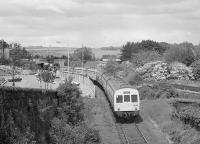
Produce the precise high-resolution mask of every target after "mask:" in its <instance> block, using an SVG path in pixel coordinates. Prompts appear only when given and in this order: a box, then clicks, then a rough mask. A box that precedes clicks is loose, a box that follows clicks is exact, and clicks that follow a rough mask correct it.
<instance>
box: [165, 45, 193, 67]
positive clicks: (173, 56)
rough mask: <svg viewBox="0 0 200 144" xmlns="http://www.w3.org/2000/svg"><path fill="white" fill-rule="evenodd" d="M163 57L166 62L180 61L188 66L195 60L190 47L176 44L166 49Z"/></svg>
mask: <svg viewBox="0 0 200 144" xmlns="http://www.w3.org/2000/svg"><path fill="white" fill-rule="evenodd" d="M164 58H165V60H166V61H167V62H169V63H171V62H175V61H178V62H181V63H184V64H186V65H187V66H189V65H190V64H191V63H192V62H194V60H195V56H194V53H193V51H192V48H190V47H184V46H182V45H177V46H174V47H171V48H170V49H169V50H167V51H166V53H165V55H164Z"/></svg>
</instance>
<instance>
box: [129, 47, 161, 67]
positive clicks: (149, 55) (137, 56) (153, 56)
mask: <svg viewBox="0 0 200 144" xmlns="http://www.w3.org/2000/svg"><path fill="white" fill-rule="evenodd" d="M161 59H162V57H161V55H160V54H159V53H158V52H156V51H141V52H140V53H134V54H133V55H132V58H131V62H132V63H133V64H134V65H135V66H136V67H140V66H143V65H144V64H145V63H148V62H152V61H158V60H161Z"/></svg>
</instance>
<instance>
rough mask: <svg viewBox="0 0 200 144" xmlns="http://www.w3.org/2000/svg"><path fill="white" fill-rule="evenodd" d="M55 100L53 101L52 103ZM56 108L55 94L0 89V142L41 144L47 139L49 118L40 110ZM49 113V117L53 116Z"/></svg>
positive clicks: (28, 89)
mask: <svg viewBox="0 0 200 144" xmlns="http://www.w3.org/2000/svg"><path fill="white" fill-rule="evenodd" d="M54 100H55V101H54ZM54 105H57V93H56V91H52V90H51V91H47V92H46V95H43V92H42V90H41V89H30V88H17V87H0V134H1V136H0V141H1V142H2V143H8V144H16V143H26V142H27V143H30V144H32V143H34V141H36V142H38V143H44V142H45V140H46V139H47V138H48V129H49V126H48V121H49V120H50V119H51V118H52V117H51V115H49V114H48V115H46V116H45V115H44V114H41V113H40V112H41V111H44V110H43V108H46V107H47V106H54ZM54 112H55V110H53V109H52V110H51V111H50V113H54Z"/></svg>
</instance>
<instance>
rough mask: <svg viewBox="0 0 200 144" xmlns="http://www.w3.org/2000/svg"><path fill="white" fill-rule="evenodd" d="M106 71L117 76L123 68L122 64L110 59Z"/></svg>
mask: <svg viewBox="0 0 200 144" xmlns="http://www.w3.org/2000/svg"><path fill="white" fill-rule="evenodd" d="M104 69H105V71H106V72H107V73H109V74H111V75H113V76H114V77H115V76H116V74H117V72H119V71H120V70H122V69H123V68H122V66H120V65H119V64H118V63H117V62H115V61H109V62H108V63H107V64H106V66H105V68H104Z"/></svg>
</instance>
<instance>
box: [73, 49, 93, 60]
mask: <svg viewBox="0 0 200 144" xmlns="http://www.w3.org/2000/svg"><path fill="white" fill-rule="evenodd" d="M73 56H75V57H77V58H78V59H79V60H81V61H82V60H83V63H86V62H87V61H91V60H94V59H95V58H94V54H93V53H92V50H91V49H90V48H87V47H83V48H80V49H77V50H75V51H74V55H73Z"/></svg>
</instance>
